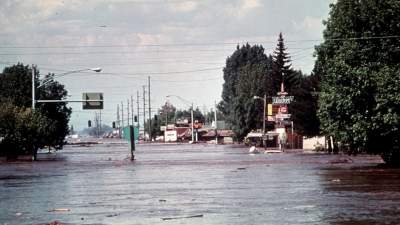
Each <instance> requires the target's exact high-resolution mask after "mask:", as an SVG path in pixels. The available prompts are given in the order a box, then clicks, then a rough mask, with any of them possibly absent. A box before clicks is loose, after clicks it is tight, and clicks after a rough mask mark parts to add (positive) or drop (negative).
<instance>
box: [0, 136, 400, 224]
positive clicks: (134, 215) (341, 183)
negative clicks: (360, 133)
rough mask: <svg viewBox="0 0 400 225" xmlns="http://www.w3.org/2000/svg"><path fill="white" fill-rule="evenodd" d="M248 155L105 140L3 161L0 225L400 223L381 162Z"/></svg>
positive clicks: (398, 205)
mask: <svg viewBox="0 0 400 225" xmlns="http://www.w3.org/2000/svg"><path fill="white" fill-rule="evenodd" d="M247 150H248V149H247V148H240V147H234V146H222V145H219V146H215V145H203V144H198V145H189V144H181V145H176V144H171V145H164V144H163V145H161V144H153V145H149V144H147V145H145V144H142V145H139V146H137V151H136V157H137V160H136V161H135V162H131V161H130V160H129V151H128V147H127V144H115V143H114V144H112V143H105V144H99V145H93V146H89V147H85V146H81V147H77V146H67V147H66V148H65V149H64V150H62V151H60V152H58V153H56V155H55V154H51V155H49V156H48V157H49V158H55V159H56V160H55V161H54V160H42V161H39V162H35V163H7V164H4V163H3V164H0V224H43V223H48V222H51V221H61V222H63V223H66V224H219V225H221V224H238V225H239V224H240V225H242V224H399V223H400V216H399V215H400V170H399V169H389V168H384V167H382V166H379V164H380V163H382V161H381V160H380V159H379V158H378V157H374V156H357V157H351V158H349V157H348V156H333V155H325V154H310V153H299V152H297V153H284V154H268V155H266V154H257V155H250V154H248V153H247ZM45 156H46V155H43V156H42V158H43V157H45Z"/></svg>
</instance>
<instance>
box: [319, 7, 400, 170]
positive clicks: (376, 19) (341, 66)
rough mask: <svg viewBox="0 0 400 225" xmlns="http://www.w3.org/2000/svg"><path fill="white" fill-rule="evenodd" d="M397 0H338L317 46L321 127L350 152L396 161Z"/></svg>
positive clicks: (399, 113) (399, 118) (399, 156)
mask: <svg viewBox="0 0 400 225" xmlns="http://www.w3.org/2000/svg"><path fill="white" fill-rule="evenodd" d="M399 24H400V2H399V1H396V0H387V1H380V0H362V1H353V0H338V1H337V3H336V4H332V5H331V11H330V16H329V18H328V20H327V21H326V22H325V25H326V29H325V30H324V42H323V43H322V44H321V45H319V46H317V48H316V55H317V61H316V64H315V68H314V73H315V74H318V76H320V77H321V92H320V96H319V112H318V115H319V118H320V121H321V127H322V129H323V132H324V133H325V134H327V135H331V136H333V137H335V139H336V140H337V141H338V142H340V143H341V145H342V147H343V148H346V149H347V150H348V151H349V152H351V153H358V152H368V153H375V154H382V155H383V156H384V159H385V160H386V161H387V162H389V163H399V162H400V150H399V140H398V137H400V129H399V128H400V127H399V125H400V94H399V93H400V85H399V80H400V66H399V65H400V64H399V60H400V57H399V56H400V51H399V50H400V38H398V36H399V35H400V26H399Z"/></svg>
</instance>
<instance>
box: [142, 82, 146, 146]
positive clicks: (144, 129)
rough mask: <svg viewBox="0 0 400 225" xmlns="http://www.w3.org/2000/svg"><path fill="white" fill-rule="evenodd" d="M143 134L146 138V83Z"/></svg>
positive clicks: (144, 89)
mask: <svg viewBox="0 0 400 225" xmlns="http://www.w3.org/2000/svg"><path fill="white" fill-rule="evenodd" d="M142 87H143V134H144V139H145V140H146V85H143V86H142Z"/></svg>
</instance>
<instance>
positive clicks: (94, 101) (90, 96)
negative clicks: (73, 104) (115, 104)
mask: <svg viewBox="0 0 400 225" xmlns="http://www.w3.org/2000/svg"><path fill="white" fill-rule="evenodd" d="M82 101H83V102H82V109H103V108H104V104H103V93H83V94H82Z"/></svg>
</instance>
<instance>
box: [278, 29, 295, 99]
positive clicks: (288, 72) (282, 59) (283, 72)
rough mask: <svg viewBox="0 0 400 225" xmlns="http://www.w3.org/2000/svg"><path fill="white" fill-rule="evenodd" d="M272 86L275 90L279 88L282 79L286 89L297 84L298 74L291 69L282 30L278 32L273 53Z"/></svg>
mask: <svg viewBox="0 0 400 225" xmlns="http://www.w3.org/2000/svg"><path fill="white" fill-rule="evenodd" d="M273 60H274V66H273V86H274V88H275V91H276V92H278V91H279V90H280V86H281V83H282V79H283V81H284V84H285V88H286V90H291V89H292V87H295V86H297V85H299V83H300V82H299V80H300V78H299V74H298V73H296V72H295V71H294V70H293V69H292V64H291V59H290V56H289V53H287V48H286V47H285V43H284V39H283V35H282V32H280V33H279V38H278V44H277V46H276V49H275V51H274V54H273Z"/></svg>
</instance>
